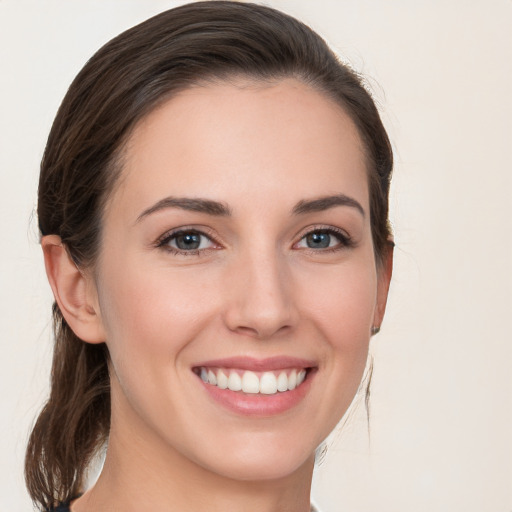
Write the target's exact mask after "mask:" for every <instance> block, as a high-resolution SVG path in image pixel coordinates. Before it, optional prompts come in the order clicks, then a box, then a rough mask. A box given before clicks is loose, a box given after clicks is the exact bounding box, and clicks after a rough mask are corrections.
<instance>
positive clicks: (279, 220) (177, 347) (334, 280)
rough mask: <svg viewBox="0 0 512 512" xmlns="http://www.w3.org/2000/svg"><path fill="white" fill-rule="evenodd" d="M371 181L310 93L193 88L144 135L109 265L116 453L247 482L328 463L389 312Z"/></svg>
mask: <svg viewBox="0 0 512 512" xmlns="http://www.w3.org/2000/svg"><path fill="white" fill-rule="evenodd" d="M366 172H367V171H366V168H365V158H364V155H363V147H362V144H361V141H360V139H359V136H358V134H357V131H356V128H355V126H354V125H353V123H352V122H351V120H350V119H349V117H348V116H347V115H346V114H345V113H344V112H343V111H342V109H341V108H340V107H339V106H337V105H336V104H335V103H333V102H332V101H331V100H329V99H326V97H325V96H323V95H321V94H320V93H318V92H316V91H314V90H312V89H310V88H308V87H307V86H305V85H303V84H301V83H299V82H297V81H294V80H284V81H281V82H278V83H275V84H258V83H253V82H240V83H239V84H237V85H233V84H231V85H229V84H217V85H208V86H204V87H194V88H190V89H188V90H186V91H184V92H182V93H180V94H179V95H177V96H176V97H174V98H173V99H171V100H169V101H168V102H167V103H165V104H163V105H162V106H161V107H159V108H158V109H157V110H156V111H154V112H153V113H151V114H150V115H149V116H148V117H147V118H145V119H144V120H143V121H142V122H141V123H140V124H139V125H138V126H137V127H136V129H135V131H134V133H133V134H132V136H131V138H130V140H129V143H128V145H127V148H126V151H125V155H124V163H123V171H122V175H121V178H120V181H119V183H118V185H117V187H116V189H115V191H114V193H113V195H112V197H111V200H110V202H109V203H108V205H107V207H106V210H105V214H104V226H103V233H102V250H101V254H100V258H99V260H98V265H97V268H96V283H97V298H98V303H97V305H98V308H99V311H100V318H101V320H100V321H101V323H102V326H103V329H104V332H105V338H106V342H107V345H108V348H109V351H110V354H111V360H112V362H111V371H112V377H111V378H112V410H113V417H112V435H111V442H113V441H114V439H115V436H116V435H119V436H121V437H122V436H127V437H126V438H127V439H131V442H132V443H133V445H135V446H138V448H140V450H141V451H144V452H148V451H149V452H154V453H156V454H160V455H162V456H163V457H167V456H169V457H174V458H177V459H181V460H183V461H186V463H187V464H189V463H192V464H194V465H198V466H200V467H201V468H203V469H206V470H210V471H213V472H215V473H217V474H220V475H224V476H228V477H232V478H238V479H243V480H249V479H268V478H278V477H281V476H285V475H288V474H291V473H292V472H293V471H295V470H297V469H298V468H300V467H301V466H303V465H304V464H305V463H309V462H311V457H312V454H313V453H314V450H315V448H316V447H317V446H318V445H319V444H320V443H321V442H322V440H323V439H324V438H325V437H326V436H327V435H328V434H329V432H330V431H331V430H332V429H333V428H334V426H335V425H336V424H337V422H338V421H339V420H340V418H341V416H342V415H343V413H344V412H345V411H346V409H347V407H348V405H349V404H350V402H351V400H352V398H353V397H354V394H355V392H356V390H357V388H358V385H359V382H360V379H361V376H362V372H363V370H364V367H365V363H366V358H367V350H368V342H369V337H370V330H371V327H372V325H374V324H379V323H380V321H381V316H382V312H383V309H384V303H385V295H386V290H387V276H382V275H380V274H379V273H378V272H377V269H376V264H375V259H374V252H373V245H372V236H371V230H370V212H369V204H368V184H367V177H366ZM379 292H380V293H379ZM205 380H206V381H207V382H205ZM215 382H216V384H215ZM240 387H242V389H241V390H240ZM288 388H290V390H288V391H285V389H288ZM184 463H185V462H184Z"/></svg>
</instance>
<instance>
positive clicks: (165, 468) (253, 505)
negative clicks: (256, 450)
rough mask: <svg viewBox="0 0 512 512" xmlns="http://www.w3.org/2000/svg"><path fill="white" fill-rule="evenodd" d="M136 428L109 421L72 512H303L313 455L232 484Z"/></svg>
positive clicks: (224, 477)
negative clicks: (96, 467)
mask: <svg viewBox="0 0 512 512" xmlns="http://www.w3.org/2000/svg"><path fill="white" fill-rule="evenodd" d="M119 423H121V422H119ZM137 423H138V421H137V418H133V422H127V421H126V417H125V418H124V421H123V422H122V424H119V425H118V424H116V422H115V418H114V417H113V418H112V426H111V432H110V440H109V446H108V449H107V455H106V459H105V463H104V466H103V470H102V472H101V474H100V476H99V478H98V481H97V482H96V484H95V485H94V487H93V488H92V489H90V490H89V491H88V492H86V493H85V494H84V495H83V496H82V497H81V498H79V499H78V500H76V501H75V502H74V503H73V505H72V508H71V509H72V511H73V512H92V511H96V510H109V511H112V512H117V511H123V512H131V511H139V510H161V511H165V512H178V511H179V512H183V511H189V510H208V511H209V512H226V511H227V510H229V511H230V512H245V511H247V510H257V511H258V512H309V510H310V504H309V499H310V489H311V480H312V474H313V467H314V454H312V455H311V456H310V457H309V458H308V459H307V460H306V461H305V463H304V464H302V465H301V466H300V467H299V468H297V470H296V471H294V472H293V473H291V474H288V475H286V476H283V477H281V478H278V479H272V480H256V481H248V480H236V479H233V478H229V477H226V476H224V475H220V474H218V473H216V472H214V471H212V470H210V469H208V468H205V467H203V466H201V465H200V464H198V463H196V462H194V461H192V460H190V459H189V458H187V457H186V456H185V455H183V454H182V453H180V452H179V451H178V450H176V449H175V448H173V447H170V446H169V445H168V444H167V443H165V442H164V441H163V440H161V439H155V438H154V437H152V436H150V435H145V434H147V432H146V433H144V432H142V431H141V428H142V429H143V428H144V426H141V425H140V424H139V425H137ZM127 425H129V426H130V427H129V429H128V428H126V426H127ZM134 428H135V431H134Z"/></svg>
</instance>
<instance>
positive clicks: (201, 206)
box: [136, 197, 231, 223]
mask: <svg viewBox="0 0 512 512" xmlns="http://www.w3.org/2000/svg"><path fill="white" fill-rule="evenodd" d="M166 208H178V209H181V210H188V211H192V212H199V213H206V214H208V215H215V216H229V215H231V210H230V209H229V207H228V206H227V205H225V204H224V203H220V202H218V201H212V200H211V199H202V198H189V197H165V198H164V199H161V200H160V201H158V202H157V203H155V204H154V205H153V206H150V207H149V208H147V209H146V210H144V211H143V212H142V213H141V214H140V215H139V216H138V217H137V221H136V223H137V222H140V221H141V220H142V219H144V218H145V217H147V216H148V215H151V214H152V213H155V212H158V211H161V210H164V209H166Z"/></svg>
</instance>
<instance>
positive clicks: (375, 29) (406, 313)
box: [0, 0, 512, 512]
mask: <svg viewBox="0 0 512 512" xmlns="http://www.w3.org/2000/svg"><path fill="white" fill-rule="evenodd" d="M178 3H179V2H173V1H169V0H168V1H164V0H139V1H135V0H123V1H121V0H117V1H115V0H87V1H84V0H74V1H66V0H60V1H57V0H53V1H49V0H33V1H27V0H0V108H1V110H0V112H1V113H0V223H1V228H0V240H1V251H0V258H1V260H0V278H1V283H0V314H1V322H0V340H1V357H0V365H1V366H0V387H1V397H2V412H1V418H0V432H1V436H0V453H1V458H0V460H1V462H0V465H1V467H0V489H1V496H2V497H1V499H0V511H5V512H27V511H28V510H31V505H30V502H29V500H28V498H27V497H26V493H25V490H24V485H23V478H22V460H23V455H24V447H25V443H26V439H27V435H28V430H29V427H30V425H31V423H32V422H33V420H34V417H35V415H36V413H37V411H38V409H39V408H40V407H41V405H42V403H43V400H44V398H45V396H46V393H47V390H48V387H47V383H48V374H49V366H50V358H51V336H50V330H49V316H50V304H51V296H50V289H49V286H48V285H47V283H46V279H45V277H44V272H43V264H42V258H41V254H40V248H39V246H38V233H37V227H36V223H35V221H34V218H33V211H34V207H35V201H36V188H37V185H36V184H37V176H38V164H39V161H40V159H41V156H42V152H43V148H44V144H45V140H46V136H47V134H48V131H49V128H50V125H51V122H52V119H53V117H54V115H55V112H56V110H57V108H58V105H59V103H60V100H61V99H62V97H63V95H64V93H65V91H66V88H67V86H68V85H69V83H70V81H71V80H72V78H73V77H74V75H75V74H76V73H77V72H78V70H79V69H80V68H81V66H82V65H83V63H84V62H85V61H86V59H87V58H88V57H89V56H90V55H91V54H92V53H93V52H94V51H95V50H96V49H97V48H98V47H99V46H100V45H102V44H103V43H105V42H106V41H107V40H108V39H110V38H111V37H112V36H114V35H116V34H117V33H119V32H120V31H122V30H124V29H125V28H128V27H130V26H132V25H134V24H136V23H138V22H140V21H142V20H143V19H145V18H147V17H149V16H150V15H153V14H156V13H158V12H160V11H162V10H164V9H166V8H169V7H172V6H175V5H178ZM182 3H183V2H182ZM267 3H268V4H270V5H273V6H276V7H278V8H281V9H282V10H284V11H287V12H289V13H291V14H294V15H296V16H297V17H299V18H300V19H302V20H303V21H305V22H306V23H308V24H310V25H311V26H312V27H313V28H315V29H316V30H318V31H319V32H320V33H321V34H322V35H324V37H325V38H326V39H327V40H328V42H329V43H330V44H331V45H332V46H333V47H334V48H335V49H336V51H338V52H339V53H340V55H342V56H343V58H344V59H345V60H347V61H348V62H349V63H351V64H352V65H353V66H354V67H355V68H356V69H357V70H358V71H361V72H363V73H364V74H365V75H366V76H367V80H368V85H369V87H370V88H371V89H372V91H373V94H374V96H375V98H376V100H377V102H378V104H379V106H380V108H381V112H382V116H383V119H384V122H385V125H386V127H387V128H388V130H389V133H390V136H391V138H392V141H393V145H394V148H395V152H396V168H395V176H394V185H393V190H392V198H391V209H392V220H393V227H394V231H395V235H396V242H397V251H396V261H395V274H394V281H393V285H392V288H391V297H390V303H389V310H388V316H387V318H386V321H385V323H384V325H383V330H382V332H381V334H379V335H378V336H376V337H375V338H374V340H373V342H372V352H373V355H374V361H375V374H374V380H373V387H372V398H371V421H370V429H369V433H368V425H367V423H366V420H365V414H364V407H359V408H357V407H356V408H355V409H354V413H353V415H352V416H351V418H350V420H349V421H348V422H347V424H346V425H345V427H344V428H343V429H341V428H340V429H338V431H337V433H336V435H335V436H333V439H331V440H330V441H329V443H328V446H329V448H328V451H327V455H326V457H325V459H324V462H323V463H322V464H321V465H320V466H319V467H318V471H317V475H316V479H315V483H314V497H315V499H316V501H317V503H318V505H319V506H320V507H321V509H322V510H323V511H324V512H433V511H435V512H512V439H511V434H512V412H511V411H512V376H511V373H512V372H511V366H512V321H511V317H512V243H511V240H512V215H511V206H512V192H511V190H512V180H511V173H512V158H511V155H512V36H511V32H512V1H510V0H429V1H428V2H427V1H422V0H390V1H386V2H383V1H379V0H315V1H313V0H294V1H292V0H281V1H279V0H274V1H269V2H267ZM297 428H300V425H298V426H297Z"/></svg>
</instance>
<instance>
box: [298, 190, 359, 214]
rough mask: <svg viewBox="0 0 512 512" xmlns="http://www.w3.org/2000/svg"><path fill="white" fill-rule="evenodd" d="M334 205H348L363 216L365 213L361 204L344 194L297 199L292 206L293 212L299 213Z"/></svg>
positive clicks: (322, 209)
mask: <svg viewBox="0 0 512 512" xmlns="http://www.w3.org/2000/svg"><path fill="white" fill-rule="evenodd" d="M336 206H349V207H351V208H355V209H356V210H357V211H358V212H359V213H360V214H361V215H362V216H363V217H364V216H365V215H366V214H365V211H364V208H363V207H362V206H361V204H360V203H359V202H358V201H356V200H355V199H353V198H352V197H349V196H346V195H345V194H337V195H334V196H324V197H319V198H317V199H311V200H307V201H306V200H302V201H299V202H298V203H297V204H296V205H295V206H294V208H293V213H294V214H296V215H301V214H304V213H314V212H321V211H324V210H328V209H329V208H334V207H336Z"/></svg>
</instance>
